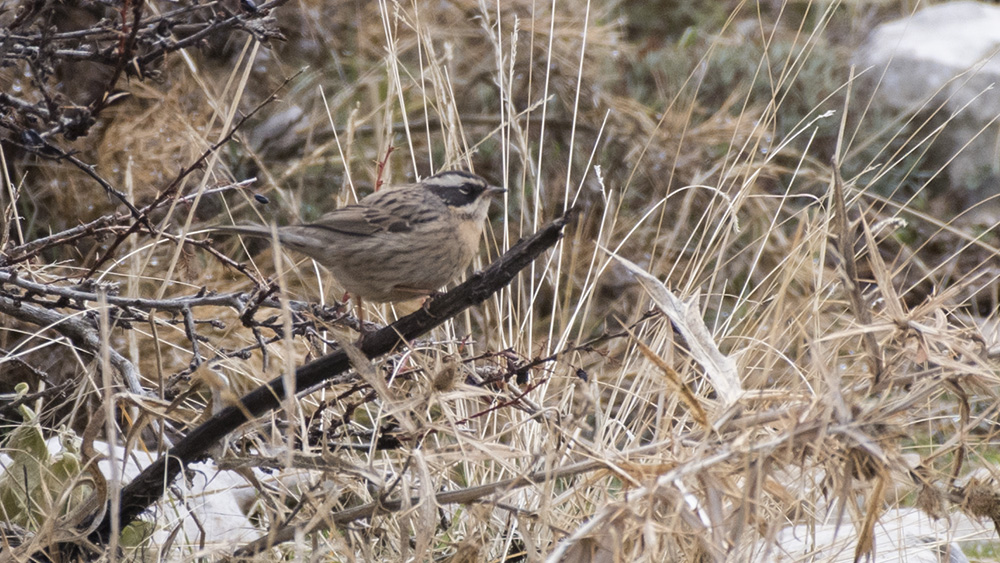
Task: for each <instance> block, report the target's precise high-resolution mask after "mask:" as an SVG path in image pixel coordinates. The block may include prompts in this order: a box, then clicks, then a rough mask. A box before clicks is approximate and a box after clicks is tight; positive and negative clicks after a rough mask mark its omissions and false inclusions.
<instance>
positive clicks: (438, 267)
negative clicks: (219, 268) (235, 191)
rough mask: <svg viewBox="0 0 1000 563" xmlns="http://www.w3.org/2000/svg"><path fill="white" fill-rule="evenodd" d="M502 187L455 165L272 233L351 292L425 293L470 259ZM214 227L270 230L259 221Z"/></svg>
mask: <svg viewBox="0 0 1000 563" xmlns="http://www.w3.org/2000/svg"><path fill="white" fill-rule="evenodd" d="M503 191H505V190H504V189H503V188H498V187H495V186H491V185H489V183H488V182H487V181H486V180H484V179H482V178H480V177H479V176H476V175H475V174H472V173H469V172H464V171H459V170H453V171H449V172H442V173H440V174H436V175H434V176H431V177H429V178H426V179H424V180H423V181H422V182H419V183H416V184H407V185H401V186H390V187H386V188H383V189H382V190H380V191H378V192H375V193H373V194H370V195H368V196H367V197H365V198H363V199H362V200H361V201H359V202H358V203H356V204H354V205H348V206H345V207H341V208H340V209H336V210H334V211H331V212H330V213H327V214H326V215H323V216H322V217H320V218H319V219H317V220H316V221H314V222H312V223H305V224H301V225H291V226H287V227H278V228H277V234H278V241H279V242H281V244H282V245H284V246H286V247H288V248H292V249H294V250H297V251H299V252H301V253H302V254H305V255H306V256H309V257H310V258H312V259H313V260H316V261H317V262H319V263H320V264H322V265H323V266H325V267H326V268H328V269H329V270H330V272H331V273H332V274H333V277H335V278H337V281H339V282H340V284H341V285H342V286H343V287H344V289H345V290H347V292H348V293H350V294H351V295H353V296H355V297H357V298H360V299H365V300H368V301H373V302H376V303H385V302H391V301H405V300H408V299H414V298H416V297H423V296H427V295H430V294H431V293H433V292H434V291H436V290H438V289H439V288H441V287H442V286H444V285H447V284H448V283H449V282H451V281H453V280H454V279H455V278H457V277H458V276H459V275H461V274H462V272H464V271H465V269H466V268H467V267H468V266H469V263H471V262H472V259H473V257H475V255H476V251H477V250H478V248H479V236H480V234H481V233H482V230H483V223H484V222H485V220H486V212H487V210H488V208H489V205H490V198H491V196H493V195H494V194H497V193H501V192H503ZM213 230H215V231H222V232H228V233H235V234H241V235H248V236H254V237H261V238H271V236H272V235H271V228H270V227H265V226H259V225H245V226H244V225H236V226H222V227H215V228H214V229H213Z"/></svg>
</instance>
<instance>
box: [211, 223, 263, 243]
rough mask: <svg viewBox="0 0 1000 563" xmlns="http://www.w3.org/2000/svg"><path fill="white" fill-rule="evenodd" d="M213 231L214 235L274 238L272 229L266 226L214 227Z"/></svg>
mask: <svg viewBox="0 0 1000 563" xmlns="http://www.w3.org/2000/svg"><path fill="white" fill-rule="evenodd" d="M211 231H212V232H213V233H226V234H230V235H245V236H248V237H257V238H271V237H272V236H273V234H272V231H271V227H268V226H265V225H219V226H218V227H212V229H211ZM279 240H280V238H279Z"/></svg>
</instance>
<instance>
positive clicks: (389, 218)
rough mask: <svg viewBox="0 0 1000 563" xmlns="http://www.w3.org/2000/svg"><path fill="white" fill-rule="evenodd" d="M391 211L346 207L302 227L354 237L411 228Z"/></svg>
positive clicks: (403, 219) (362, 206)
mask: <svg viewBox="0 0 1000 563" xmlns="http://www.w3.org/2000/svg"><path fill="white" fill-rule="evenodd" d="M391 211H392V210H388V211H387V210H385V209H381V208H377V207H370V206H366V205H348V206H346V207H341V208H340V209H335V210H333V211H331V212H329V213H327V214H326V215H323V216H322V217H320V218H319V219H317V220H316V221H314V222H312V223H307V224H305V225H302V226H303V227H309V228H314V229H323V230H327V231H334V232H338V233H343V234H345V235H356V236H371V235H374V234H376V233H382V232H390V233H402V232H406V231H409V230H411V229H412V228H413V227H412V225H411V224H410V222H409V221H407V220H406V219H405V218H402V217H400V216H399V215H396V214H393V213H392V212H391Z"/></svg>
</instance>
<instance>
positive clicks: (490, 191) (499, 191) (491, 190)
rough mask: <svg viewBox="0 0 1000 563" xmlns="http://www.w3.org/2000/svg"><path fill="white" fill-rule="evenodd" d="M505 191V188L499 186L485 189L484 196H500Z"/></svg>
mask: <svg viewBox="0 0 1000 563" xmlns="http://www.w3.org/2000/svg"><path fill="white" fill-rule="evenodd" d="M506 191H507V189H506V188H501V187H500V186H490V187H488V188H486V195H489V196H493V195H496V194H502V193H504V192H506Z"/></svg>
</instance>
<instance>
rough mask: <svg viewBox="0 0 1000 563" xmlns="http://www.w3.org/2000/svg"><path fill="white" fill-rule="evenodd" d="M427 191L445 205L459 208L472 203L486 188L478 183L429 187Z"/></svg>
mask: <svg viewBox="0 0 1000 563" xmlns="http://www.w3.org/2000/svg"><path fill="white" fill-rule="evenodd" d="M427 189H428V190H430V191H431V192H433V193H434V194H436V195H437V196H438V197H440V198H441V199H442V200H443V201H444V203H445V204H446V205H450V206H452V207H461V206H463V205H468V204H470V203H473V202H474V201H476V200H477V199H479V196H480V195H482V194H483V192H484V191H486V186H484V185H482V184H480V183H468V184H464V185H461V186H435V185H429V186H428V187H427Z"/></svg>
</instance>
